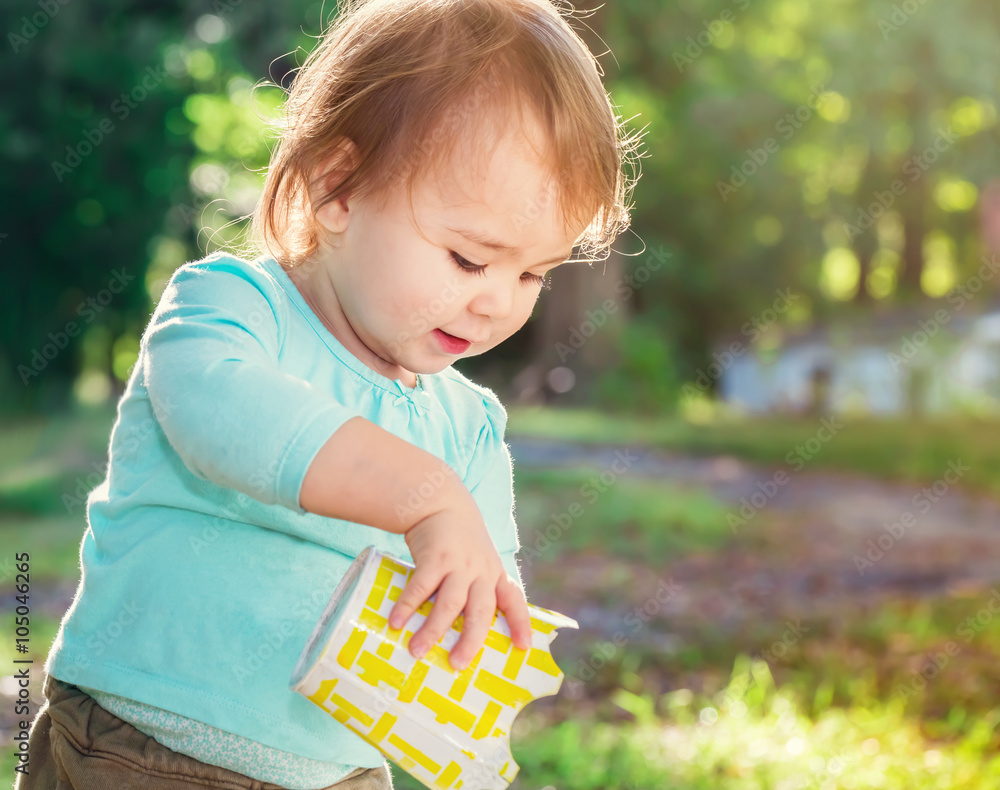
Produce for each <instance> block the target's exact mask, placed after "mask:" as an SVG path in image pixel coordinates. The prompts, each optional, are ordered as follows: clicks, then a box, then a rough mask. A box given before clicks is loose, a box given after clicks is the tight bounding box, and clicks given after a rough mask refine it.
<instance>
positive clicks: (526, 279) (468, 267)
mask: <svg viewBox="0 0 1000 790" xmlns="http://www.w3.org/2000/svg"><path fill="white" fill-rule="evenodd" d="M451 258H452V260H453V261H455V263H456V264H458V268H460V269H461V270H462V271H465V272H472V273H473V274H480V275H482V276H483V277H485V276H486V267H485V266H477V265H476V264H474V263H470V262H469V261H467V260H466V259H465V258H463V257H462V256H461V255H459V254H458V253H457V252H452V253H451ZM521 282H523V283H531V284H532V285H539V286H541V288H542V290H543V291H548V290H549V289H550V288H551V287H552V285H551V283H549V281H548V280H546V279H545V278H544V277H540V276H539V275H537V274H530V273H528V272H525V273H524V274H522V275H521Z"/></svg>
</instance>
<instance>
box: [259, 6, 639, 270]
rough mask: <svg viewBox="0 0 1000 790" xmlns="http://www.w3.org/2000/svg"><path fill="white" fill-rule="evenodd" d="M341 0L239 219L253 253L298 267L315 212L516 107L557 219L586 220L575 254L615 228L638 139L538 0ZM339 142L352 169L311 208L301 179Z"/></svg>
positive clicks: (452, 145)
mask: <svg viewBox="0 0 1000 790" xmlns="http://www.w3.org/2000/svg"><path fill="white" fill-rule="evenodd" d="M343 5H344V8H343V10H342V11H341V13H340V15H339V16H337V17H336V18H335V19H334V21H333V22H332V24H331V25H330V27H329V28H328V30H327V31H326V33H325V34H324V36H323V39H322V41H321V42H320V44H319V46H318V47H317V48H316V49H315V50H314V51H313V52H312V53H311V54H310V55H309V57H308V58H307V59H306V62H305V63H304V64H303V66H302V68H301V69H300V70H299V71H298V73H297V74H296V77H295V79H294V81H293V83H292V87H291V91H290V93H289V95H288V100H287V102H286V106H285V118H284V121H283V124H282V126H281V137H280V141H279V143H278V146H277V148H276V150H275V151H274V153H273V155H272V157H271V162H270V167H269V168H268V173H267V177H266V180H265V183H264V188H263V192H262V194H261V198H260V202H259V203H258V205H257V207H256V209H255V210H254V212H253V214H252V222H251V226H250V235H251V242H250V243H251V247H252V248H253V249H254V250H255V251H257V252H258V253H267V254H270V255H271V256H273V257H274V258H275V260H277V261H278V262H279V263H281V264H282V265H283V266H285V267H293V266H297V265H301V264H302V263H303V262H305V261H306V260H308V259H309V257H310V256H311V255H312V254H313V253H314V252H315V251H316V249H317V247H318V237H317V233H318V232H319V231H318V229H317V224H318V223H317V222H316V221H315V218H314V216H313V212H314V211H315V210H317V209H318V208H320V206H322V205H325V204H326V203H327V202H329V201H332V200H334V199H336V198H337V197H339V196H340V195H342V194H346V193H348V192H354V193H355V194H372V195H377V194H379V193H381V192H382V190H384V189H386V188H387V187H388V186H389V185H390V184H391V183H393V182H395V181H397V180H399V179H401V180H402V181H403V182H404V183H405V184H406V187H407V189H408V190H410V189H411V188H412V185H413V184H414V182H415V181H417V180H418V179H419V178H420V177H421V176H422V175H424V174H426V173H427V172H429V171H432V170H433V169H434V168H436V167H437V166H439V165H440V164H442V163H443V162H444V161H446V159H447V158H448V156H449V155H450V154H451V152H453V151H454V150H456V149H457V148H458V146H459V145H461V144H462V143H463V140H467V138H468V137H469V135H470V129H474V128H475V127H474V126H473V124H472V123H471V121H473V120H474V119H476V118H477V117H482V116H483V115H484V114H485V113H487V112H490V113H493V114H494V117H497V118H510V117H511V116H512V115H514V114H515V112H516V113H517V115H518V117H520V114H521V112H522V105H526V106H527V107H528V108H529V109H530V110H533V111H534V114H535V117H536V118H537V119H538V120H539V122H540V124H541V128H542V130H543V133H544V135H545V138H546V140H547V142H548V147H549V152H548V154H549V155H548V158H546V160H545V161H546V162H547V164H548V166H549V169H550V173H551V175H552V177H553V180H554V182H555V186H556V189H557V192H558V195H559V197H560V201H559V208H560V211H561V212H562V218H563V219H564V220H565V221H566V224H567V226H569V225H570V224H571V223H574V224H575V223H579V224H583V223H587V222H589V224H588V225H587V227H586V230H585V231H584V233H583V235H582V236H581V237H580V238H579V239H578V240H577V243H578V245H579V246H580V247H581V250H582V251H583V252H584V253H590V254H592V255H595V254H598V253H600V252H603V251H605V250H607V249H608V248H609V247H610V244H611V243H612V242H613V241H614V239H615V237H616V236H617V235H618V234H619V233H621V232H622V231H623V230H625V229H626V228H627V227H628V225H629V210H630V206H629V205H627V204H626V201H627V200H628V197H629V194H630V192H631V188H632V186H633V185H634V183H635V179H633V178H630V177H629V176H628V175H626V174H625V172H624V170H623V166H624V165H625V164H626V162H628V161H630V157H631V155H632V154H633V153H634V152H635V149H636V145H637V143H638V141H639V137H640V136H641V135H633V136H629V135H627V134H625V132H624V131H623V129H624V127H623V123H622V121H621V120H620V118H619V117H618V116H617V114H616V113H615V110H614V108H613V106H612V104H611V101H610V99H609V97H608V94H607V92H606V91H605V89H604V86H603V85H602V83H601V79H600V74H599V71H600V70H599V66H598V64H597V61H596V60H595V58H594V56H593V55H592V54H591V53H590V51H589V50H588V49H587V47H586V45H585V44H584V43H583V41H582V40H581V39H580V37H579V36H578V35H577V34H576V33H575V32H574V31H573V29H572V28H571V27H570V26H569V24H568V23H567V22H566V20H565V19H564V18H563V15H562V12H560V11H559V10H558V9H557V8H556V7H555V6H554V5H552V3H551V2H549V0H347V2H345V3H344V4H343ZM343 138H347V139H349V140H351V141H353V142H354V144H355V145H356V146H357V152H358V158H357V161H356V162H355V166H354V168H353V170H352V171H350V173H349V175H348V176H347V177H346V179H344V180H342V181H341V182H340V183H339V184H338V185H336V186H335V187H333V188H332V189H329V190H328V191H327V192H325V193H324V195H323V197H322V201H321V202H320V203H319V204H317V205H315V206H313V205H312V204H311V201H310V197H309V191H310V184H308V183H307V180H308V178H309V177H310V174H314V173H315V172H317V168H319V167H320V166H321V164H322V163H323V162H324V161H326V160H327V158H328V157H329V156H330V155H331V153H333V152H334V151H335V150H336V148H337V144H338V141H342V140H343ZM466 144H467V143H466ZM636 164H637V161H636ZM637 170H638V168H636V175H635V178H638V174H637Z"/></svg>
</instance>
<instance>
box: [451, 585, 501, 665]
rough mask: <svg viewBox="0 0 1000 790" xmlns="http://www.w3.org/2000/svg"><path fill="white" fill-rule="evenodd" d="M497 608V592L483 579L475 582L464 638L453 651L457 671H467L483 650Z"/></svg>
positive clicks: (467, 603) (464, 628) (467, 604)
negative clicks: (477, 654)
mask: <svg viewBox="0 0 1000 790" xmlns="http://www.w3.org/2000/svg"><path fill="white" fill-rule="evenodd" d="M496 608H497V607H496V591H495V590H494V589H493V587H491V586H490V583H489V582H488V581H485V580H483V579H479V580H477V581H476V582H474V583H473V585H472V588H471V589H470V590H469V600H468V601H467V602H466V604H465V612H464V614H465V616H464V618H463V624H462V636H461V637H459V639H458V642H457V643H456V644H455V646H454V647H453V648H452V649H451V665H452V666H453V667H454V668H455V669H465V668H466V667H467V666H469V664H470V663H472V659H474V658H475V657H476V653H478V652H479V651H480V650H481V649H482V647H483V645H484V644H485V643H486V634H487V633H489V630H490V626H491V625H493V614H494V612H496Z"/></svg>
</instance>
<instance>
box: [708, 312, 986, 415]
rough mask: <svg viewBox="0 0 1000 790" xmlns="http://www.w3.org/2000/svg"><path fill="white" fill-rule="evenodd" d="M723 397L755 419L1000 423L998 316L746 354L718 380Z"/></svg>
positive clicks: (924, 320)
mask: <svg viewBox="0 0 1000 790" xmlns="http://www.w3.org/2000/svg"><path fill="white" fill-rule="evenodd" d="M729 347H731V344H730V343H725V344H720V351H721V350H722V349H725V348H729ZM719 396H720V397H721V398H722V400H724V401H725V402H727V403H730V404H732V405H733V406H736V407H738V408H741V409H744V410H746V411H748V412H752V413H769V412H800V413H804V412H809V411H813V412H817V413H827V414H828V413H831V412H833V413H839V414H872V415H880V414H881V415H889V414H900V413H907V412H924V413H931V414H947V413H959V412H963V411H964V412H973V413H989V412H993V413H998V414H1000V307H995V308H993V309H991V310H990V311H989V312H986V313H982V314H979V315H972V314H971V313H970V314H969V315H965V314H962V313H957V312H949V311H948V309H947V308H941V309H939V310H937V311H936V312H933V313H931V314H930V315H925V314H902V313H893V314H892V315H887V316H881V317H876V318H873V319H872V320H871V322H870V323H869V324H867V325H863V326H861V325H858V326H843V325H834V326H831V327H827V328H823V329H818V328H817V329H812V330H809V331H807V332H804V333H802V334H798V335H789V336H788V337H786V338H785V339H784V341H783V342H782V343H781V344H780V345H779V347H778V348H776V349H773V350H769V351H767V352H763V351H760V350H759V349H754V348H753V347H749V348H748V350H747V351H746V353H743V354H741V355H739V356H737V357H736V358H735V359H734V360H733V361H732V363H731V364H730V365H729V366H728V367H727V368H726V369H725V370H724V371H723V372H722V375H721V377H720V379H719Z"/></svg>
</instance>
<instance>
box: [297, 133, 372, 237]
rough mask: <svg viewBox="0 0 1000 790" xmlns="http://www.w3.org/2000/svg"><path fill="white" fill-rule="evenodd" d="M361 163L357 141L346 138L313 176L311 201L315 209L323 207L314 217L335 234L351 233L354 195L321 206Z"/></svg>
mask: <svg viewBox="0 0 1000 790" xmlns="http://www.w3.org/2000/svg"><path fill="white" fill-rule="evenodd" d="M359 159H360V157H359V154H358V147H357V146H356V145H355V144H354V141H353V140H349V139H347V138H346V137H345V138H343V139H342V140H341V142H339V143H338V144H337V145H336V147H335V148H334V151H333V152H332V153H331V154H329V155H328V156H327V157H326V158H325V159H323V160H322V161H321V162H320V164H319V166H318V167H317V168H316V169H315V170H314V171H313V173H312V174H311V178H310V181H309V201H310V203H311V204H312V205H313V206H319V208H318V209H316V210H314V212H313V214H314V216H315V217H316V220H317V221H318V222H319V223H320V224H321V225H322V226H323V227H324V228H326V229H327V230H328V231H330V232H331V233H343V232H344V230H346V229H347V222H348V219H349V218H350V197H351V193H350V192H347V193H344V194H342V195H340V196H339V197H337V198H336V199H335V200H331V201H329V202H327V203H326V204H325V205H322V206H320V203H321V202H322V200H323V198H324V197H326V196H327V195H329V194H330V193H331V192H333V190H334V189H336V188H337V187H338V186H339V185H340V184H342V183H343V182H344V180H345V179H346V178H347V177H348V176H349V175H350V174H351V173H352V172H353V171H354V168H355V167H356V166H357V164H358V161H359Z"/></svg>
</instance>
